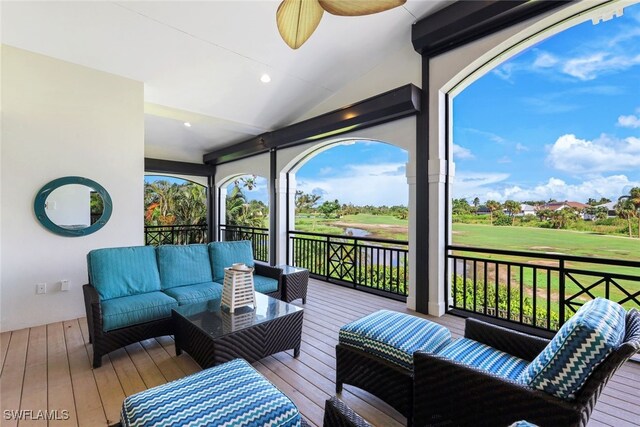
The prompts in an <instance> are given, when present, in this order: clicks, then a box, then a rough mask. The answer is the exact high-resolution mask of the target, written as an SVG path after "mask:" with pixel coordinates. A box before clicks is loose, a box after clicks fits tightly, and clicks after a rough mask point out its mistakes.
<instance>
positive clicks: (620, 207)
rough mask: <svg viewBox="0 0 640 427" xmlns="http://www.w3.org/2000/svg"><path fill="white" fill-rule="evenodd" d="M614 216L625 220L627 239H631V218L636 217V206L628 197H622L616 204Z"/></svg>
mask: <svg viewBox="0 0 640 427" xmlns="http://www.w3.org/2000/svg"><path fill="white" fill-rule="evenodd" d="M616 215H618V216H619V217H620V218H622V219H626V220H627V226H628V228H629V237H633V236H632V234H631V218H633V217H635V216H636V206H635V205H634V204H633V202H632V201H631V198H630V196H622V197H620V198H619V199H618V203H616Z"/></svg>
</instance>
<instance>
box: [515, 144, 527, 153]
mask: <svg viewBox="0 0 640 427" xmlns="http://www.w3.org/2000/svg"><path fill="white" fill-rule="evenodd" d="M516 151H529V147H527V146H526V145H524V144H520V143H519V142H518V143H516Z"/></svg>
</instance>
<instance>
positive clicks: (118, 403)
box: [78, 318, 125, 425]
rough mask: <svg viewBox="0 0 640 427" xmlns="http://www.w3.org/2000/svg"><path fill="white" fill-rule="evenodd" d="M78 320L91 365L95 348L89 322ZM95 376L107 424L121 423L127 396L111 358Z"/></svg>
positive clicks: (105, 360) (103, 361) (105, 358)
mask: <svg viewBox="0 0 640 427" xmlns="http://www.w3.org/2000/svg"><path fill="white" fill-rule="evenodd" d="M78 320H79V326H80V333H81V334H82V339H83V342H84V347H85V350H86V352H87V357H88V360H89V363H90V364H92V363H93V348H92V346H91V344H89V330H88V328H87V321H86V318H82V319H78ZM93 376H94V378H95V381H96V385H97V387H98V393H100V400H101V402H102V407H103V408H104V413H105V416H106V417H107V424H109V425H111V424H115V423H118V422H120V410H121V409H122V402H123V401H124V398H125V394H124V390H123V389H122V386H121V384H120V380H119V379H118V375H117V374H116V371H115V369H114V368H113V365H112V364H111V359H110V358H109V357H104V358H103V360H102V366H101V367H100V368H97V369H94V370H93Z"/></svg>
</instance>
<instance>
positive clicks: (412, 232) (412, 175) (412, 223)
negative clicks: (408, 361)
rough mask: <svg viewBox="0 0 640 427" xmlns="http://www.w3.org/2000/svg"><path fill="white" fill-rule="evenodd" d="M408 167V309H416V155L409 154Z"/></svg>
mask: <svg viewBox="0 0 640 427" xmlns="http://www.w3.org/2000/svg"><path fill="white" fill-rule="evenodd" d="M409 156H410V157H409V161H408V162H407V165H406V175H407V184H408V185H409V236H408V239H409V272H408V276H409V283H408V284H407V285H408V287H409V295H408V296H407V308H408V309H410V310H415V309H416V239H417V236H416V222H417V220H418V215H417V213H416V161H415V154H412V153H410V154H409Z"/></svg>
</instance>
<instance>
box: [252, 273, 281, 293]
mask: <svg viewBox="0 0 640 427" xmlns="http://www.w3.org/2000/svg"><path fill="white" fill-rule="evenodd" d="M253 287H254V288H255V289H256V291H258V292H260V293H263V294H269V293H271V292H276V291H277V290H278V281H277V280H276V279H272V278H270V277H264V276H258V275H254V276H253Z"/></svg>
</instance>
